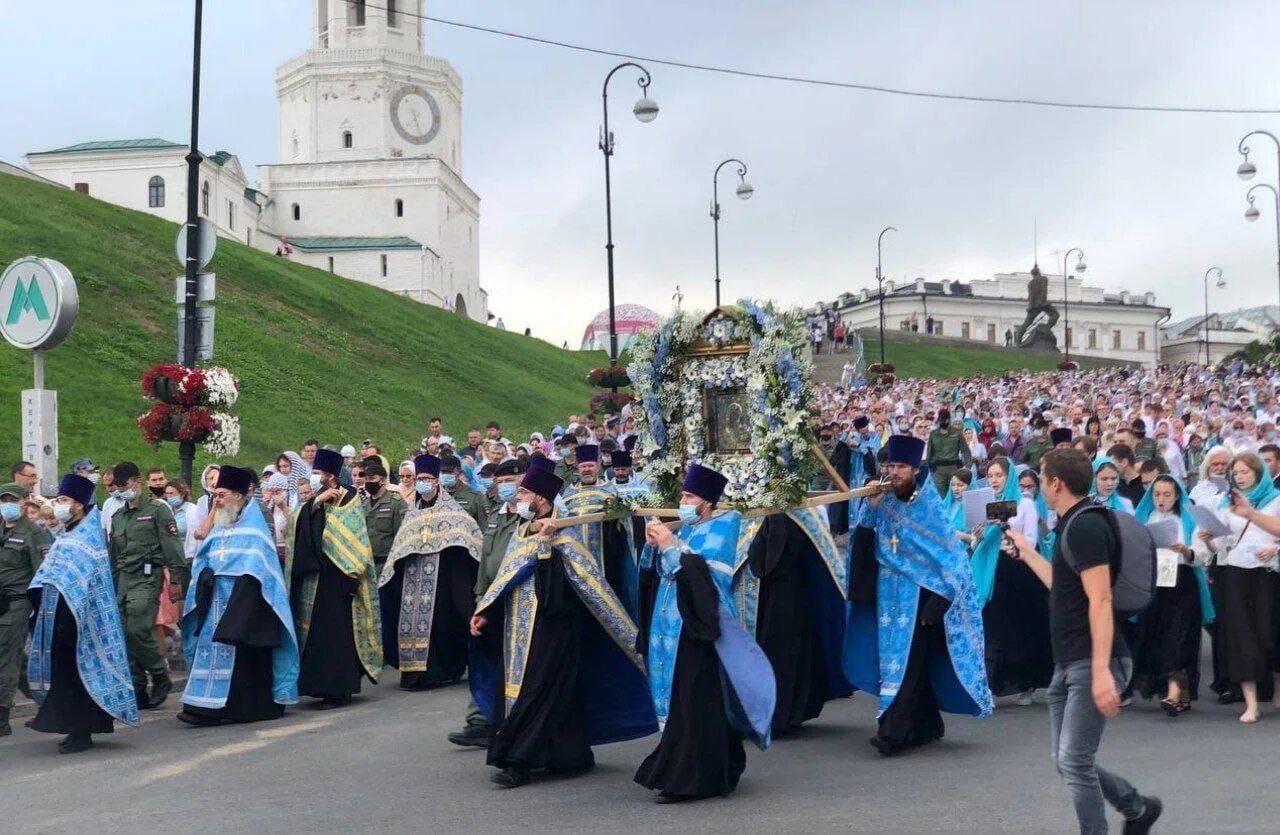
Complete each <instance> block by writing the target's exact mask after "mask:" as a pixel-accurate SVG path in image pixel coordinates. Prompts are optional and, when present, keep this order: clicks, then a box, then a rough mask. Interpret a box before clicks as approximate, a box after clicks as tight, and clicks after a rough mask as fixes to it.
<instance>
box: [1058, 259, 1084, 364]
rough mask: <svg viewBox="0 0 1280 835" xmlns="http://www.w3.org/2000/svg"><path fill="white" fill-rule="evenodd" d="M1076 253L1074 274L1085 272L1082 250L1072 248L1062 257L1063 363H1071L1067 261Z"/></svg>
mask: <svg viewBox="0 0 1280 835" xmlns="http://www.w3.org/2000/svg"><path fill="white" fill-rule="evenodd" d="M1073 252H1074V253H1076V272H1078V273H1082V272H1084V271H1085V263H1084V250H1083V249H1081V248H1080V247H1078V246H1073V247H1071V249H1068V250H1067V251H1066V252H1065V253H1063V255H1062V343H1063V344H1064V345H1065V346H1066V352H1065V359H1064V360H1063V361H1064V362H1071V316H1070V315H1069V314H1070V311H1069V309H1068V307H1067V259H1068V258H1070V257H1071V253H1073Z"/></svg>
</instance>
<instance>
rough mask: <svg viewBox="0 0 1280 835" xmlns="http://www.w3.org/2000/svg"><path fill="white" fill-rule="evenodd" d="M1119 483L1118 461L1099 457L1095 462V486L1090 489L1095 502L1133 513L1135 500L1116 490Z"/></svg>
mask: <svg viewBox="0 0 1280 835" xmlns="http://www.w3.org/2000/svg"><path fill="white" fill-rule="evenodd" d="M1119 485H1120V467H1119V466H1118V465H1117V464H1116V462H1114V461H1112V460H1111V459H1110V458H1099V459H1097V460H1096V461H1094V462H1093V487H1091V488H1090V489H1089V495H1091V496H1093V503H1094V504H1096V505H1103V506H1105V507H1109V508H1111V509H1112V510H1122V511H1124V512H1125V513H1129V514H1132V513H1133V502H1131V501H1129V500H1128V499H1126V498H1125V497H1124V496H1121V495H1120V494H1119V493H1117V492H1116V487H1118V486H1119Z"/></svg>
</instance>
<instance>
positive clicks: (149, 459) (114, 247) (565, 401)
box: [0, 174, 607, 476]
mask: <svg viewBox="0 0 1280 835" xmlns="http://www.w3.org/2000/svg"><path fill="white" fill-rule="evenodd" d="M176 233H177V228H176V226H175V225H174V224H172V223H169V222H167V221H163V220H160V219H158V218H155V217H152V216H150V215H147V214H144V213H141V212H134V211H130V210H126V209H121V208H118V207H116V206H112V205H110V204H107V203H104V202H102V201H99V200H96V199H94V198H91V197H88V196H86V195H82V194H76V193H74V192H72V191H68V190H64V189H58V188H54V187H51V186H47V185H44V184H41V183H36V182H33V181H30V180H26V179H23V178H19V177H14V176H10V175H5V174H0V268H2V267H3V266H4V265H7V264H8V263H9V262H11V261H13V260H14V259H16V258H19V257H21V256H24V255H33V254H34V255H40V256H44V257H48V258H53V259H55V260H58V261H61V262H62V263H64V264H66V266H67V267H68V268H69V269H70V270H71V272H72V273H73V274H74V275H75V277H76V283H77V285H78V288H79V292H80V317H79V321H78V323H77V324H76V327H75V330H74V331H73V332H72V334H71V336H70V337H69V338H68V339H67V340H66V342H64V343H63V344H62V345H61V346H59V347H58V348H55V349H53V350H52V351H49V352H48V354H47V371H46V385H47V386H49V387H50V388H53V389H56V390H57V391H58V406H59V409H58V411H59V439H60V458H61V460H60V464H61V465H62V467H63V468H64V469H65V468H66V467H67V466H68V464H69V463H70V462H71V461H72V460H74V459H75V458H78V457H81V456H83V455H89V456H91V457H93V458H94V459H95V460H96V461H97V462H98V463H99V465H102V464H105V463H108V462H114V461H117V460H120V459H124V458H129V459H133V460H135V461H137V462H138V463H139V465H140V466H144V467H145V466H147V465H149V464H152V463H155V464H157V465H164V466H166V467H168V468H170V472H171V473H173V472H176V470H177V464H176V462H177V455H178V452H177V444H165V445H163V446H162V447H161V448H160V449H159V450H152V449H151V448H150V447H148V446H147V445H145V444H144V443H143V442H142V439H141V436H140V434H139V432H138V428H137V426H136V424H135V419H136V417H137V416H138V415H139V414H141V413H142V412H143V411H144V410H145V408H146V406H147V402H146V401H145V400H144V399H143V398H142V395H141V393H140V389H139V377H140V376H141V374H142V372H143V371H144V370H146V369H147V368H148V367H150V366H151V365H152V364H154V363H156V362H162V361H171V360H173V359H174V357H175V354H176V350H177V347H176V342H177V337H176V335H175V332H174V331H175V324H176V306H175V304H174V278H175V277H176V276H177V275H178V274H179V272H180V269H179V267H178V265H177V262H176V261H175V259H174V253H173V241H174V237H175V235H176ZM209 269H210V270H212V271H214V272H215V273H217V276H218V311H217V324H216V343H215V348H214V358H215V362H216V363H217V364H219V365H225V366H227V367H228V368H230V369H231V370H232V372H233V373H235V374H236V375H237V376H238V377H239V378H240V380H241V398H240V403H239V404H238V406H237V412H238V413H239V415H240V418H241V425H242V439H241V441H242V442H241V453H240V456H239V457H240V459H241V461H242V462H243V463H246V464H252V465H253V466H261V465H262V464H263V463H265V462H267V461H269V460H272V459H273V458H274V457H275V455H276V454H278V453H279V452H280V451H281V450H282V449H296V448H298V447H300V445H301V444H302V442H303V440H305V439H306V438H309V437H316V438H319V439H320V440H321V443H332V444H343V443H353V444H357V445H358V444H359V442H360V440H361V439H362V438H366V437H370V438H374V439H376V440H377V441H378V442H379V443H380V444H381V445H382V447H383V450H384V452H385V453H386V454H387V456H388V457H390V458H394V457H396V456H398V455H401V454H402V453H404V452H405V451H407V450H408V449H410V448H416V446H417V444H418V442H419V441H420V440H421V438H422V436H423V435H425V434H426V422H427V418H428V417H430V416H432V415H440V416H442V417H443V418H444V420H445V430H446V432H448V433H450V434H455V435H456V434H459V433H463V432H465V430H466V428H467V427H469V426H473V425H480V426H483V424H484V422H486V421H488V420H499V421H501V423H502V426H503V429H504V431H505V433H506V434H508V435H509V436H510V437H512V438H516V437H519V436H521V435H524V436H527V433H528V432H530V431H533V430H535V429H545V428H546V427H548V426H550V425H551V424H553V423H555V422H558V421H562V420H563V419H564V416H565V415H566V414H568V413H569V412H571V411H580V410H583V409H584V408H585V407H586V403H587V399H588V398H589V397H590V396H591V394H593V393H594V390H593V389H592V388H591V387H589V386H588V385H587V384H586V383H585V381H584V377H585V375H586V372H587V371H588V370H589V369H590V368H592V367H594V366H597V365H602V364H604V363H605V362H607V359H606V357H605V355H604V354H603V353H599V352H597V353H582V352H571V351H563V350H561V349H559V348H556V347H554V346H552V345H549V344H547V343H545V342H542V341H540V340H535V339H529V338H526V337H524V336H522V335H520V334H516V333H509V332H506V331H498V330H495V329H494V328H490V327H486V326H484V325H481V324H478V323H476V322H472V321H470V320H467V319H464V318H461V317H459V316H456V315H454V314H451V313H448V312H446V311H444V310H440V309H438V308H434V307H427V306H425V305H422V304H419V303H417V302H413V301H410V300H408V299H405V298H402V297H399V296H396V295H394V294H392V293H388V292H386V291H384V290H379V289H376V288H374V287H370V286H367V285H364V284H358V283H356V282H354V281H348V280H346V279H342V278H338V277H336V276H333V275H331V274H329V273H327V272H324V271H321V270H316V269H312V268H310V267H304V266H301V265H299V264H295V263H291V262H289V261H286V260H284V259H281V258H276V257H274V256H272V255H269V254H267V253H263V252H260V251H258V250H255V249H251V248H249V247H247V246H244V245H243V244H238V243H235V242H233V241H229V240H226V239H220V240H219V241H218V251H217V254H216V255H215V256H214V258H213V261H212V263H211V264H210V266H209ZM30 386H31V355H30V353H29V352H27V351H19V350H17V349H15V348H12V347H11V346H9V345H8V344H6V343H4V342H3V341H0V463H3V464H4V467H5V473H4V475H6V476H7V473H8V464H9V463H10V462H12V461H16V460H17V459H18V456H19V453H20V446H21V434H22V433H21V428H20V424H19V406H20V392H21V391H22V389H24V388H30ZM202 463H204V460H203V458H202V456H201V455H200V454H197V466H199V465H201V464H202Z"/></svg>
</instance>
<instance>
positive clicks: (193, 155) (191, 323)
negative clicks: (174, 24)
mask: <svg viewBox="0 0 1280 835" xmlns="http://www.w3.org/2000/svg"><path fill="white" fill-rule="evenodd" d="M195 11H196V19H195V43H194V46H193V48H192V52H191V148H190V149H189V150H188V151H187V157H186V160H187V263H186V268H187V269H186V280H185V284H184V287H183V294H184V301H183V308H182V323H183V334H182V365H183V366H184V367H186V368H194V367H195V364H196V348H197V346H198V345H199V344H200V335H199V333H198V330H199V328H200V320H199V317H198V314H197V310H196V300H197V296H198V293H199V286H200V203H199V199H200V163H202V162H204V157H203V156H202V155H201V154H200V28H201V24H202V22H203V19H204V2H203V0H196V9H195ZM195 458H196V445H195V444H194V443H192V442H191V441H182V442H181V443H180V444H178V460H179V461H180V462H181V465H182V478H183V480H184V481H186V483H187V484H191V483H192V481H191V470H192V467H193V465H194V462H195Z"/></svg>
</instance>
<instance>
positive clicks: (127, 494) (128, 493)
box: [116, 490, 138, 502]
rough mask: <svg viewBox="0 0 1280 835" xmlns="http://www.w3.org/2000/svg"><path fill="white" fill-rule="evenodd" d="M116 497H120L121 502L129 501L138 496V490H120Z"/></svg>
mask: <svg viewBox="0 0 1280 835" xmlns="http://www.w3.org/2000/svg"><path fill="white" fill-rule="evenodd" d="M116 498H118V499H120V501H122V502H131V501H133V500H134V499H136V498H138V491H137V490H121V491H120V492H119V493H116Z"/></svg>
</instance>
